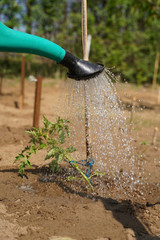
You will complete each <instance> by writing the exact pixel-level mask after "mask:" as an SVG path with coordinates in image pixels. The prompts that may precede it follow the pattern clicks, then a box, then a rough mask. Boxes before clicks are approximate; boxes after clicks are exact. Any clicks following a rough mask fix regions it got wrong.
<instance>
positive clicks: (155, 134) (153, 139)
mask: <svg viewBox="0 0 160 240" xmlns="http://www.w3.org/2000/svg"><path fill="white" fill-rule="evenodd" d="M157 132H158V128H157V127H155V128H154V132H153V137H152V145H155V144H156V140H157Z"/></svg>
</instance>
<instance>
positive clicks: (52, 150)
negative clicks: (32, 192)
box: [15, 116, 93, 190]
mask: <svg viewBox="0 0 160 240" xmlns="http://www.w3.org/2000/svg"><path fill="white" fill-rule="evenodd" d="M69 123H70V121H69V120H66V119H61V118H60V117H58V119H57V121H56V123H52V122H50V121H49V120H48V119H47V118H46V117H45V116H44V117H43V124H44V126H43V127H42V128H40V127H39V128H32V129H31V130H29V131H27V133H29V134H30V135H31V136H32V138H31V140H30V142H29V145H27V146H26V147H25V148H24V149H23V150H22V152H21V153H19V154H18V156H16V158H15V162H17V161H20V164H19V173H20V175H21V176H23V175H24V172H25V168H26V167H27V166H28V167H30V168H31V162H30V157H31V155H32V154H36V153H37V151H39V150H42V149H47V154H46V157H45V160H47V159H51V160H52V161H51V164H50V166H51V171H52V172H56V171H60V169H61V167H60V163H61V162H62V161H65V162H66V161H67V162H68V163H69V164H70V165H71V166H72V167H73V168H74V169H76V170H77V171H78V172H79V173H80V174H81V176H82V178H83V179H84V180H85V181H86V182H87V183H88V185H89V186H90V188H91V189H92V190H93V186H92V184H91V181H90V178H88V177H87V176H86V175H85V174H84V173H83V172H82V171H81V169H80V168H79V167H78V165H77V163H76V161H75V160H74V159H73V157H72V156H71V153H73V152H75V151H76V150H77V149H76V148H74V147H73V146H70V147H68V148H65V147H64V145H63V144H64V143H65V141H66V138H69V137H70V130H69V125H68V124H69Z"/></svg>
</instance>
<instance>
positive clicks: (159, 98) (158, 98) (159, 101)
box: [157, 88, 160, 104]
mask: <svg viewBox="0 0 160 240" xmlns="http://www.w3.org/2000/svg"><path fill="white" fill-rule="evenodd" d="M157 104H160V88H158V96H157Z"/></svg>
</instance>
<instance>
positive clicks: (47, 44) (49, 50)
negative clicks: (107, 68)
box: [0, 22, 104, 80]
mask: <svg viewBox="0 0 160 240" xmlns="http://www.w3.org/2000/svg"><path fill="white" fill-rule="evenodd" d="M0 51H1V52H16V53H31V54H36V55H39V56H43V57H47V58H49V59H52V60H54V61H56V62H57V63H60V64H62V65H63V66H65V67H67V68H68V70H69V72H68V73H67V75H68V77H70V78H74V79H76V80H87V79H89V78H92V77H94V76H96V75H97V74H99V73H101V72H102V71H103V70H104V65H103V64H95V63H91V62H88V61H85V60H82V59H79V58H77V57H75V56H73V55H72V54H71V53H69V52H68V51H66V50H64V49H63V48H61V47H60V46H58V45H57V44H55V43H53V42H51V41H49V40H46V39H44V38H41V37H37V36H35V35H31V34H27V33H24V32H20V31H16V30H13V29H10V28H8V27H6V26H5V25H4V24H2V23H1V22H0Z"/></svg>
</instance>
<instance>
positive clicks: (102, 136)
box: [61, 69, 144, 198]
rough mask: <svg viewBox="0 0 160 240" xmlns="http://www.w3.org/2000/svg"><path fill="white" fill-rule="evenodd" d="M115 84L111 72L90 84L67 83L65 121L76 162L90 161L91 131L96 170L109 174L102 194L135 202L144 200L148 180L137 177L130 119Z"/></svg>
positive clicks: (99, 188) (102, 186) (105, 178)
mask: <svg viewBox="0 0 160 240" xmlns="http://www.w3.org/2000/svg"><path fill="white" fill-rule="evenodd" d="M114 81H116V79H115V77H114V75H113V74H112V73H111V72H110V71H109V70H107V69H105V71H103V72H102V73H101V74H100V75H98V76H96V77H94V78H92V79H89V80H87V81H75V80H71V79H69V80H67V82H66V85H65V87H66V88H68V89H66V93H67V94H66V97H65V104H64V112H63V117H65V118H67V119H69V120H70V121H71V122H72V125H71V131H72V137H71V139H70V145H73V146H74V147H76V148H77V149H78V151H77V152H76V153H74V156H73V157H74V158H75V159H76V160H84V159H86V157H87V156H86V151H87V149H86V127H87V128H88V134H87V138H88V141H89V142H90V143H91V152H92V157H93V158H94V161H95V164H94V167H93V169H94V170H98V171H99V172H102V173H105V176H104V177H103V181H101V182H97V186H98V187H97V191H98V194H101V195H103V196H104V195H106V194H107V196H114V197H115V196H117V197H119V198H122V195H123V198H128V197H129V198H132V197H133V196H134V194H136V196H140V197H141V196H142V195H143V190H142V185H143V181H144V179H143V177H142V175H141V174H142V173H139V174H137V169H136V168H137V164H136V162H137V159H136V157H135V152H134V147H133V144H132V141H133V140H132V138H131V136H130V135H131V134H130V132H129V130H128V125H127V115H126V111H125V110H124V109H123V107H122V103H121V100H120V98H119V95H118V94H117V90H116V86H115V84H113V82H114ZM86 104H87V116H86ZM61 114H62V113H61ZM86 117H87V118H88V121H87V126H85V124H86ZM138 186H140V187H138Z"/></svg>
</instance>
